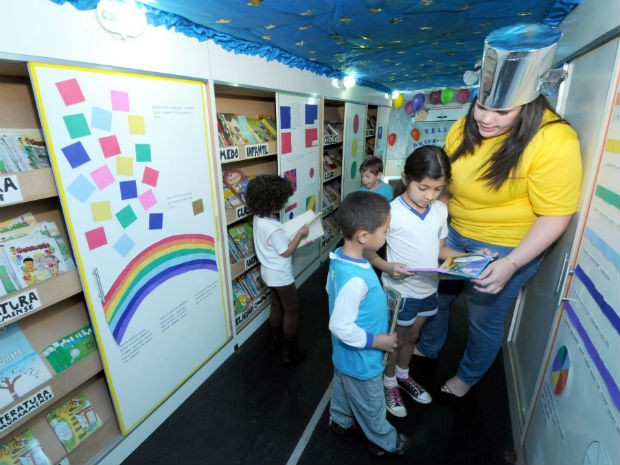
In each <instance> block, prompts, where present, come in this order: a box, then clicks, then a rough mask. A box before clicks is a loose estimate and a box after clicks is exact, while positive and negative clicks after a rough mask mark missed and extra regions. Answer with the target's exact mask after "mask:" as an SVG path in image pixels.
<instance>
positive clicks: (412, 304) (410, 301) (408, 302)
mask: <svg viewBox="0 0 620 465" xmlns="http://www.w3.org/2000/svg"><path fill="white" fill-rule="evenodd" d="M436 313H437V293H436V292H435V293H434V294H431V295H429V296H428V297H424V298H423V299H416V298H413V297H405V298H403V299H402V300H401V301H400V308H399V309H398V325H399V326H411V325H412V324H413V323H414V322H415V320H416V318H417V317H418V316H433V315H435V314H436Z"/></svg>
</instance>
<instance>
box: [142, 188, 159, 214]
mask: <svg viewBox="0 0 620 465" xmlns="http://www.w3.org/2000/svg"><path fill="white" fill-rule="evenodd" d="M138 200H140V203H141V204H142V208H144V209H145V210H148V209H149V208H151V207H152V206H153V205H155V204H156V203H157V199H156V198H155V194H154V193H153V189H149V190H148V191H146V192H143V193H142V194H140V195H139V196H138Z"/></svg>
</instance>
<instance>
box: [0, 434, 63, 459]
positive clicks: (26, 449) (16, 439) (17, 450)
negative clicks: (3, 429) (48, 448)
mask: <svg viewBox="0 0 620 465" xmlns="http://www.w3.org/2000/svg"><path fill="white" fill-rule="evenodd" d="M25 463H27V464H34V465H52V462H51V461H50V459H49V458H48V457H47V455H45V451H44V450H43V448H42V447H41V443H40V442H39V440H38V439H37V438H36V436H35V435H34V434H33V433H32V431H31V430H30V429H25V430H23V431H20V432H19V433H17V434H15V435H13V436H8V437H6V438H4V439H3V440H2V442H1V443H0V464H1V465H15V464H25Z"/></svg>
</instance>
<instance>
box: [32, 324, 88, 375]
mask: <svg viewBox="0 0 620 465" xmlns="http://www.w3.org/2000/svg"><path fill="white" fill-rule="evenodd" d="M96 351H97V343H96V342H95V336H94V333H93V328H92V326H91V325H86V326H84V327H82V328H80V329H76V330H75V331H72V332H71V333H69V334H67V335H66V336H63V337H62V338H60V339H58V340H57V341H55V342H53V343H51V344H50V345H49V346H47V347H45V348H44V349H43V350H42V351H41V355H43V356H44V357H45V359H46V360H47V362H48V363H49V364H50V365H51V366H52V368H53V369H54V371H55V372H56V373H60V372H61V371H64V370H66V369H67V368H69V367H70V366H71V365H73V364H75V363H77V362H79V361H80V360H82V359H83V358H85V357H87V356H88V355H90V354H92V353H93V352H96Z"/></svg>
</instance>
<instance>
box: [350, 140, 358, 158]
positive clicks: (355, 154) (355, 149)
mask: <svg viewBox="0 0 620 465" xmlns="http://www.w3.org/2000/svg"><path fill="white" fill-rule="evenodd" d="M351 154H352V155H353V157H356V156H357V139H353V143H352V144H351Z"/></svg>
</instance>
